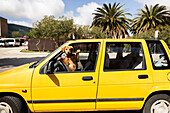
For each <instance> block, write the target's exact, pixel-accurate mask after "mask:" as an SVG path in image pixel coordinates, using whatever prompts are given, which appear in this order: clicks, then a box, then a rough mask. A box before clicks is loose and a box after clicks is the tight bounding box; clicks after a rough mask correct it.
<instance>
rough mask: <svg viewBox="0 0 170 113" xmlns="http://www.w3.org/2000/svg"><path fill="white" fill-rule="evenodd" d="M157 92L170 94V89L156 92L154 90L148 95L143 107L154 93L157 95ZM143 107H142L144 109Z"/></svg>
mask: <svg viewBox="0 0 170 113" xmlns="http://www.w3.org/2000/svg"><path fill="white" fill-rule="evenodd" d="M157 94H167V95H169V96H170V91H169V90H161V91H155V92H152V93H151V94H149V96H147V98H146V99H145V102H144V104H143V107H144V106H145V104H146V102H147V101H148V100H149V99H150V98H151V97H152V96H154V95H157ZM143 107H142V109H143Z"/></svg>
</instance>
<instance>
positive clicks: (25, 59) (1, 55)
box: [0, 46, 49, 73]
mask: <svg viewBox="0 0 170 113" xmlns="http://www.w3.org/2000/svg"><path fill="white" fill-rule="evenodd" d="M26 48H27V47H24V46H21V47H6V48H2V47H1V48H0V73H1V72H3V71H6V70H8V69H12V68H14V67H17V66H20V65H23V64H27V63H31V62H34V61H38V60H41V59H42V58H44V57H45V56H47V55H48V54H49V53H23V52H20V51H21V50H22V49H26Z"/></svg>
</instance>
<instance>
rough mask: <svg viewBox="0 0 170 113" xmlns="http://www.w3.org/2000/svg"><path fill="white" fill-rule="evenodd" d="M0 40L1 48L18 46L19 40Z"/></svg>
mask: <svg viewBox="0 0 170 113" xmlns="http://www.w3.org/2000/svg"><path fill="white" fill-rule="evenodd" d="M0 40H1V42H0V43H1V44H0V45H1V46H20V40H19V39H16V38H4V39H0Z"/></svg>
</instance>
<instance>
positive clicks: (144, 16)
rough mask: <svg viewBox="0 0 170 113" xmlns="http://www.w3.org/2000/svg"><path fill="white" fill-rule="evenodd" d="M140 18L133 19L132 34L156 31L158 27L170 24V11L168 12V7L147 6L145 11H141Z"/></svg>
mask: <svg viewBox="0 0 170 113" xmlns="http://www.w3.org/2000/svg"><path fill="white" fill-rule="evenodd" d="M139 11H140V12H139V13H138V14H137V15H138V17H136V18H134V19H133V22H132V32H133V33H139V32H140V31H143V32H145V31H147V30H150V29H155V28H156V27H157V26H158V25H163V26H165V25H167V24H170V11H168V10H166V6H159V4H156V5H155V6H152V5H151V6H150V8H149V7H148V6H147V5H145V9H139Z"/></svg>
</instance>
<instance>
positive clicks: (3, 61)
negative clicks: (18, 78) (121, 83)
mask: <svg viewBox="0 0 170 113" xmlns="http://www.w3.org/2000/svg"><path fill="white" fill-rule="evenodd" d="M25 48H27V47H23V46H22V47H7V48H2V47H1V48H0V73H1V72H3V71H6V70H8V69H11V68H14V67H17V66H20V65H23V64H26V63H30V62H33V61H37V60H41V59H42V58H44V57H45V56H47V55H48V54H49V53H22V52H20V51H21V50H22V49H25ZM100 112H101V113H104V112H106V111H100ZM107 112H108V113H141V112H140V111H114V112H113V111H107ZM81 113H82V112H81ZM88 113H89V112H88ZM90 113H92V112H90ZM93 113H95V112H93Z"/></svg>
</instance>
